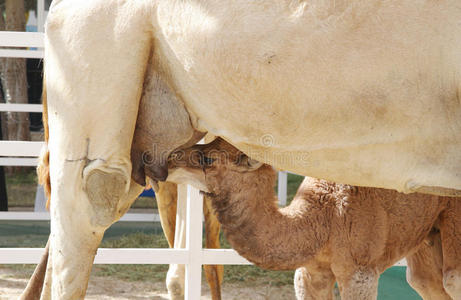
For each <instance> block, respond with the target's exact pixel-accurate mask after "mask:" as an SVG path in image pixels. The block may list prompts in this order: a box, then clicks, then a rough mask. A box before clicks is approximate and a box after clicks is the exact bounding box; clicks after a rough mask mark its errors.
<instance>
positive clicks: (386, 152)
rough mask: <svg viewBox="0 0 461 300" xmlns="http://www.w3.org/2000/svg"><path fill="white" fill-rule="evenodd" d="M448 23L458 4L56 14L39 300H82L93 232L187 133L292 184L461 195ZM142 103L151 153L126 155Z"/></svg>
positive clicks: (102, 3)
mask: <svg viewBox="0 0 461 300" xmlns="http://www.w3.org/2000/svg"><path fill="white" fill-rule="evenodd" d="M460 14H461V5H460V4H459V2H458V1H456V0H448V1H443V2H440V1H438V2H437V1H422V2H418V3H415V2H414V1H410V0H404V1H397V0H391V1H386V2H383V1H378V0H371V1H360V0H352V1H338V0H335V1H327V0H323V1H321V0H318V1H309V2H306V1H299V0H282V1H273V0H265V1H252V2H248V1H243V0H237V1H218V0H207V1H205V0H181V1H179V0H137V1H134V0H94V1H80V0H55V1H53V4H52V6H51V7H50V13H49V15H48V20H47V24H46V34H45V75H46V78H47V79H46V80H47V82H46V88H47V91H48V104H47V111H48V113H47V117H48V123H49V140H48V141H47V144H48V149H49V159H50V160H49V161H50V169H49V172H50V185H51V187H52V190H51V206H50V210H51V218H52V221H51V240H50V255H49V260H48V269H47V274H46V279H45V281H46V285H45V287H44V289H43V292H42V297H43V298H50V297H53V298H54V299H78V298H83V297H84V295H85V291H86V287H87V283H88V277H89V273H90V270H91V265H92V262H93V259H94V255H95V253H96V249H97V247H98V245H99V243H100V240H101V238H102V235H103V233H104V231H105V229H106V228H107V227H108V226H109V225H110V224H112V223H113V222H114V221H116V220H117V219H119V218H120V216H121V215H123V214H124V213H125V212H126V210H127V209H128V207H129V206H130V205H131V203H132V202H133V201H134V199H135V198H136V196H137V195H138V194H139V193H140V192H141V190H142V184H143V183H144V178H145V176H144V175H148V176H149V177H152V178H153V179H154V180H162V179H165V178H166V177H167V168H166V157H168V155H169V154H170V153H171V151H173V150H174V149H176V148H178V147H181V146H183V145H187V144H189V143H192V142H194V141H196V140H197V138H198V135H199V134H197V132H210V133H212V134H214V135H217V136H221V137H223V138H225V139H226V140H227V141H229V142H230V143H232V144H233V145H235V146H237V147H238V148H239V149H241V150H243V151H244V152H245V153H247V154H248V155H249V156H250V157H253V158H255V159H258V160H260V161H263V162H267V163H269V164H271V165H274V166H276V167H278V168H280V169H286V170H290V171H293V172H296V173H299V174H304V175H309V176H313V177H319V178H324V179H328V180H331V181H337V182H343V183H347V184H354V185H366V186H375V187H383V188H390V189H396V190H399V191H404V192H413V191H420V192H427V193H435V194H443V195H457V194H459V190H461V170H460V169H461V155H460V154H459V153H461V152H460V150H461V135H460V134H459V132H460V129H461V128H460V127H461V123H460V122H459V120H461V118H460V117H461V116H460V114H461V107H460V103H459V99H460V96H459V95H460V92H459V91H460V73H461V72H460V68H461V51H460V50H461V27H460V26H459V15H460ZM428 16H430V18H429V17H428ZM158 86H161V87H162V88H158ZM151 87H156V88H155V89H154V91H156V92H154V93H149V92H152V88H151ZM165 94H169V95H170V96H172V97H165V96H164V95H165ZM142 95H144V96H146V97H147V96H149V95H150V96H151V97H152V101H153V102H154V103H155V105H157V107H158V110H156V112H155V115H153V116H151V117H152V120H154V121H153V123H154V127H153V128H154V129H155V131H156V132H157V134H156V136H155V137H156V139H157V140H159V141H161V142H157V143H155V144H152V145H148V147H149V149H151V150H152V149H153V150H152V151H151V153H149V155H142V154H143V153H144V152H137V153H136V152H135V153H134V154H133V155H131V150H132V148H133V149H135V147H132V142H133V136H134V131H135V124H136V119H137V113H138V108H139V101H140V99H141V97H142ZM172 112H174V113H172ZM176 112H179V114H176ZM157 114H159V118H158V119H157V118H154V116H157ZM166 129H168V130H166ZM140 154H141V155H140ZM143 158H144V159H143ZM143 162H144V164H143ZM132 177H133V179H134V180H132Z"/></svg>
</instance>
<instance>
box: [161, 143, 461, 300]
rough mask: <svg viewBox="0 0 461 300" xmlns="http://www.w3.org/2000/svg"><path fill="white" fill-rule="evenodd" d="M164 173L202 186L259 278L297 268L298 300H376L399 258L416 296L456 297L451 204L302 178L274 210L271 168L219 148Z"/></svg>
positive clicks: (184, 158)
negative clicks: (337, 298) (337, 299)
mask: <svg viewBox="0 0 461 300" xmlns="http://www.w3.org/2000/svg"><path fill="white" fill-rule="evenodd" d="M169 168H170V176H172V177H174V176H175V173H177V172H179V173H181V174H182V176H184V174H185V173H187V174H188V176H191V178H193V179H194V182H197V181H199V182H201V185H202V186H205V187H206V195H207V196H208V197H209V198H210V199H211V202H212V204H213V207H214V209H215V211H216V213H217V216H218V220H219V221H220V223H221V224H222V228H223V231H224V232H225V234H226V236H227V239H228V240H229V242H230V243H231V245H232V246H233V248H234V249H235V250H237V252H239V254H240V255H242V256H243V257H245V258H246V259H248V260H249V261H251V262H253V263H254V264H256V265H258V266H260V267H262V268H266V269H273V270H293V269H297V272H296V276H295V289H296V294H297V297H298V299H331V298H332V290H333V285H334V283H335V282H338V285H339V289H340V293H341V297H342V299H343V300H348V299H351V300H352V299H354V300H356V299H376V297H377V286H378V278H379V275H380V274H381V273H382V272H383V271H384V270H386V269H387V268H388V267H390V266H392V265H394V264H395V263H396V262H397V261H398V260H400V259H402V258H404V257H408V261H409V270H408V279H409V281H410V284H411V285H412V286H413V287H414V288H415V289H416V290H417V291H418V292H419V293H420V294H421V295H422V296H424V297H427V299H450V296H451V297H452V298H454V299H460V297H461V281H460V279H461V278H460V271H461V259H460V257H461V256H460V254H461V218H459V217H457V216H460V215H461V202H460V201H458V200H457V199H455V198H447V197H440V196H433V195H425V194H416V193H415V194H408V195H407V194H402V193H398V192H396V191H393V190H386V189H380V188H368V187H356V186H350V185H344V184H337V183H332V182H327V181H325V180H319V179H314V178H309V177H306V178H305V180H304V181H303V183H302V185H301V186H300V188H299V189H298V192H297V194H296V196H295V197H294V199H293V201H292V203H291V204H290V206H288V207H285V208H282V209H279V208H278V206H277V204H276V198H275V196H274V189H273V188H274V185H275V179H276V176H275V171H274V170H273V168H272V167H271V166H268V165H265V164H262V163H259V162H256V161H252V160H251V159H249V158H248V157H247V156H246V155H245V154H243V153H242V152H240V151H239V150H238V149H236V148H234V147H233V146H231V145H230V144H228V143H226V142H225V141H223V140H221V139H217V140H215V141H214V142H212V143H210V144H207V145H197V146H194V147H192V148H189V149H187V150H185V151H179V152H177V153H174V154H173V155H172V156H171V157H170V161H169ZM438 231H439V232H440V233H438ZM431 245H432V246H431ZM428 271H429V272H430V273H428Z"/></svg>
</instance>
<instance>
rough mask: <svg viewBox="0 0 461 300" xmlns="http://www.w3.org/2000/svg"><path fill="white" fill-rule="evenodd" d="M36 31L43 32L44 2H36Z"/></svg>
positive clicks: (40, 0)
mask: <svg viewBox="0 0 461 300" xmlns="http://www.w3.org/2000/svg"><path fill="white" fill-rule="evenodd" d="M37 31H38V32H44V31H45V0H37Z"/></svg>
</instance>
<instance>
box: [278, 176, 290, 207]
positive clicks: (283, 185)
mask: <svg viewBox="0 0 461 300" xmlns="http://www.w3.org/2000/svg"><path fill="white" fill-rule="evenodd" d="M278 177H279V179H278V188H277V197H278V198H279V205H280V206H286V205H287V181H288V176H287V172H285V171H280V172H279V176H278Z"/></svg>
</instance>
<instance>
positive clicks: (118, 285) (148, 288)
mask: <svg viewBox="0 0 461 300" xmlns="http://www.w3.org/2000/svg"><path fill="white" fill-rule="evenodd" d="M26 284H27V279H24V275H22V274H21V273H19V272H18V271H15V270H11V269H5V268H1V269H0V300H10V299H18V297H19V295H20V294H21V292H22V290H23V289H24V287H25V286H26ZM202 295H203V296H202V297H201V299H202V300H205V299H206V300H208V299H211V296H210V292H209V289H208V286H207V285H206V284H205V283H203V284H202ZM222 295H223V299H225V300H227V299H231V300H234V299H236V300H285V299H295V296H294V291H293V288H292V287H291V286H283V287H270V288H268V287H267V286H265V285H259V286H251V287H247V286H242V285H238V284H224V286H223V289H222ZM85 299H91V300H96V299H97V300H109V299H126V300H128V299H129V300H141V299H151V300H164V299H168V294H167V290H166V288H165V286H164V284H163V283H147V282H126V281H122V280H119V279H113V278H110V277H97V276H93V277H91V279H90V283H89V287H88V293H87V297H86V298H85Z"/></svg>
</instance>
